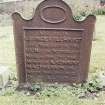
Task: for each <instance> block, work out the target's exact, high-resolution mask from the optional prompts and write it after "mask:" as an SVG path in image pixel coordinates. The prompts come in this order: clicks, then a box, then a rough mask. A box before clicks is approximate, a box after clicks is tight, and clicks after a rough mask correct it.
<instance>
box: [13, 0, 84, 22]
mask: <svg viewBox="0 0 105 105" xmlns="http://www.w3.org/2000/svg"><path fill="white" fill-rule="evenodd" d="M13 17H17V18H18V17H19V18H21V19H23V20H24V21H28V20H34V22H35V20H36V21H37V22H38V21H39V23H40V22H41V23H43V22H45V23H47V24H48V23H49V24H58V23H71V22H75V20H74V18H73V13H72V10H71V8H70V7H69V6H68V5H67V4H66V3H65V2H64V1H63V0H44V1H43V2H41V3H40V4H39V5H38V7H37V8H36V10H35V12H34V14H33V17H32V18H31V19H25V18H24V17H23V16H22V15H20V14H19V13H14V14H13ZM84 20H86V19H84Z"/></svg>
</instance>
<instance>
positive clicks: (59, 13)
mask: <svg viewBox="0 0 105 105" xmlns="http://www.w3.org/2000/svg"><path fill="white" fill-rule="evenodd" d="M41 18H42V19H43V20H44V21H45V22H48V23H60V22H63V21H65V19H66V13H65V10H64V9H63V8H61V7H57V6H51V7H45V8H43V9H42V10H41Z"/></svg>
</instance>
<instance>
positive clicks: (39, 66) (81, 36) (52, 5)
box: [12, 0, 96, 84]
mask: <svg viewBox="0 0 105 105" xmlns="http://www.w3.org/2000/svg"><path fill="white" fill-rule="evenodd" d="M12 17H13V25H14V38H15V47H16V61H17V69H18V77H19V84H21V83H26V82H29V83H33V82H48V83H54V82H58V83H81V82H84V81H86V79H87V76H88V69H89V61H90V53H91V45H92V35H93V30H94V24H95V20H96V18H95V17H94V16H88V17H87V18H86V19H85V20H84V21H82V22H80V21H79V22H77V21H75V20H74V19H73V17H72V11H71V9H70V7H69V6H68V5H67V4H66V3H64V2H63V1H62V0H45V1H43V2H42V3H41V4H40V5H39V6H38V7H37V9H36V12H35V15H34V16H33V18H32V19H31V20H25V19H23V18H22V17H21V16H20V14H18V13H14V14H13V15H12Z"/></svg>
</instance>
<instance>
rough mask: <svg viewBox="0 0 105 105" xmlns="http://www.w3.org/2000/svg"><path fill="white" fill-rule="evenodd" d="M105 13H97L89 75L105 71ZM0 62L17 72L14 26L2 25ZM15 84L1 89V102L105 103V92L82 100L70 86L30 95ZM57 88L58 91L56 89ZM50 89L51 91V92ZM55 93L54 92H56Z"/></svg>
mask: <svg viewBox="0 0 105 105" xmlns="http://www.w3.org/2000/svg"><path fill="white" fill-rule="evenodd" d="M104 21H105V16H97V22H96V40H95V41H93V45H92V54H91V62H90V70H89V76H90V75H92V74H93V73H96V72H99V71H101V70H105V46H104V45H105V36H104V35H105V28H104V27H105V22H104ZM0 64H2V65H4V66H7V67H9V69H10V70H11V71H12V72H14V73H16V65H15V51H14V40H13V32H12V26H4V27H0ZM15 86H16V85H14V87H12V88H8V89H6V90H3V91H2V92H0V105H105V99H104V98H105V91H102V92H99V93H98V94H97V97H95V98H91V97H90V98H89V97H88V98H85V99H79V98H78V97H77V96H75V95H74V94H73V90H72V91H71V89H70V87H69V86H66V87H62V86H61V87H59V88H57V89H55V88H53V89H52V90H51V88H50V91H49V90H48V89H47V90H46V89H44V91H43V92H42V93H37V94H34V95H30V93H28V92H27V93H25V91H22V92H18V91H15ZM54 89H55V90H54ZM49 92H50V93H49ZM54 92H55V94H52V93H54Z"/></svg>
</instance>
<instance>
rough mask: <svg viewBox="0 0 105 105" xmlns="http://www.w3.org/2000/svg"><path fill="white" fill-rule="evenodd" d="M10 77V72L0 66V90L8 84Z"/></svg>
mask: <svg viewBox="0 0 105 105" xmlns="http://www.w3.org/2000/svg"><path fill="white" fill-rule="evenodd" d="M9 77H10V71H9V70H8V68H6V67H3V66H0V88H1V89H2V88H4V87H5V86H6V85H7V84H8V82H9Z"/></svg>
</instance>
